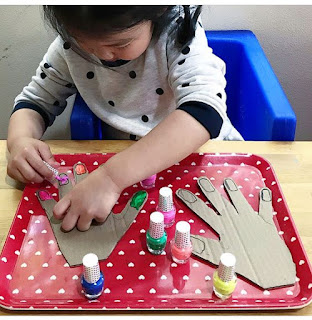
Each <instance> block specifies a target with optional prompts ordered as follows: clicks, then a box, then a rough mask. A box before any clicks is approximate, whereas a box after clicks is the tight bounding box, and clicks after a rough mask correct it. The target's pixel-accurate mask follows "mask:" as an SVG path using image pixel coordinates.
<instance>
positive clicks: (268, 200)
mask: <svg viewBox="0 0 312 320" xmlns="http://www.w3.org/2000/svg"><path fill="white" fill-rule="evenodd" d="M259 198H260V199H259V216H260V217H261V218H262V219H263V220H264V221H266V222H267V223H270V224H272V225H275V224H274V222H273V207H272V192H271V190H270V189H269V188H262V189H261V190H260V192H259Z"/></svg>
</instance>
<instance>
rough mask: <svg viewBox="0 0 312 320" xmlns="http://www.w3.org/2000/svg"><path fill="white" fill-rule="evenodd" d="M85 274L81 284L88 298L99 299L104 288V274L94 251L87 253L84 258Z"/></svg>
mask: <svg viewBox="0 0 312 320" xmlns="http://www.w3.org/2000/svg"><path fill="white" fill-rule="evenodd" d="M82 264H83V275H82V276H81V285H82V288H83V293H84V295H85V296H86V298H88V299H90V300H92V299H97V298H98V297H99V296H100V295H101V294H102V292H103V289H104V275H103V273H102V272H101V271H100V266H99V259H98V257H97V256H96V255H95V254H94V253H88V254H86V255H85V256H84V257H83V259H82Z"/></svg>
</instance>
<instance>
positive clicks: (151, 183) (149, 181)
mask: <svg viewBox="0 0 312 320" xmlns="http://www.w3.org/2000/svg"><path fill="white" fill-rule="evenodd" d="M156 177H157V174H153V175H152V176H150V177H148V178H146V179H144V180H142V181H140V184H141V186H142V187H143V188H145V189H151V188H154V187H155V181H156Z"/></svg>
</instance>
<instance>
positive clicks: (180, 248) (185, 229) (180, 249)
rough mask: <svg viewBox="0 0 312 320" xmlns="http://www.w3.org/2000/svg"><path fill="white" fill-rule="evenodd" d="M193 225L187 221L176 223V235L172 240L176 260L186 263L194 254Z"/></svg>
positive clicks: (172, 253) (173, 254)
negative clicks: (191, 233)
mask: <svg viewBox="0 0 312 320" xmlns="http://www.w3.org/2000/svg"><path fill="white" fill-rule="evenodd" d="M190 231H191V226H190V224H189V223H188V222H186V221H179V222H178V223H177V224H176V231H175V237H174V238H173V239H172V240H171V242H170V245H171V255H172V259H173V261H174V262H176V263H179V264H184V263H186V262H187V261H188V259H189V258H190V256H191V254H192V250H193V246H192V242H191V236H190Z"/></svg>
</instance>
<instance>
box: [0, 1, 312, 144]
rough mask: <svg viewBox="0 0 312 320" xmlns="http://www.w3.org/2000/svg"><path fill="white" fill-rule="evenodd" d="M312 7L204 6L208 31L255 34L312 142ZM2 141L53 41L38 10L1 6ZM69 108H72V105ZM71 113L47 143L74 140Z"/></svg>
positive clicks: (303, 136) (301, 135)
mask: <svg viewBox="0 0 312 320" xmlns="http://www.w3.org/2000/svg"><path fill="white" fill-rule="evenodd" d="M311 16H312V6H238V5H237V6H235V5H232V6H204V10H203V15H202V20H203V23H204V27H205V28H206V29H210V30H221V29H222V30H230V29H248V30H251V31H253V32H254V33H255V34H256V36H257V38H258V40H259V42H260V44H261V46H262V48H263V49H264V51H265V53H266V55H267V57H268V60H269V61H270V63H271V65H272V67H273V69H274V71H275V73H276V75H277V77H278V78H279V81H280V83H281V85H282V87H283V89H284V91H285V93H286V95H287V97H288V99H289V101H290V103H291V105H292V106H293V108H294V110H295V112H296V115H297V120H298V122H297V134H296V139H297V140H312V129H311V127H312V89H311V87H312V72H311V69H312V67H311V66H312V54H311V53H312V19H311ZM0 30H1V31H0V84H1V85H0V98H1V108H2V113H1V115H2V116H1V117H0V139H5V138H6V136H7V126H8V121H9V116H10V113H11V109H12V103H13V100H14V98H15V96H16V95H17V94H18V93H19V92H20V91H21V90H22V88H23V86H24V85H26V84H27V83H28V82H29V81H30V79H31V76H32V75H33V73H34V71H35V70H36V68H37V66H38V63H39V62H40V60H41V58H42V56H43V55H44V53H45V52H46V50H47V48H48V46H49V44H50V42H51V41H52V39H53V37H54V36H53V35H52V33H51V31H48V30H47V29H46V28H45V27H44V26H43V23H42V18H41V14H40V9H39V7H38V6H0ZM69 105H70V104H69ZM70 112H71V110H70V108H68V109H67V110H66V111H65V113H64V114H63V116H62V117H59V118H58V119H57V120H56V122H55V124H54V125H53V127H52V130H51V129H49V130H48V131H47V132H46V134H45V137H46V138H49V139H64V138H70V134H69V123H68V119H69V115H70Z"/></svg>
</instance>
